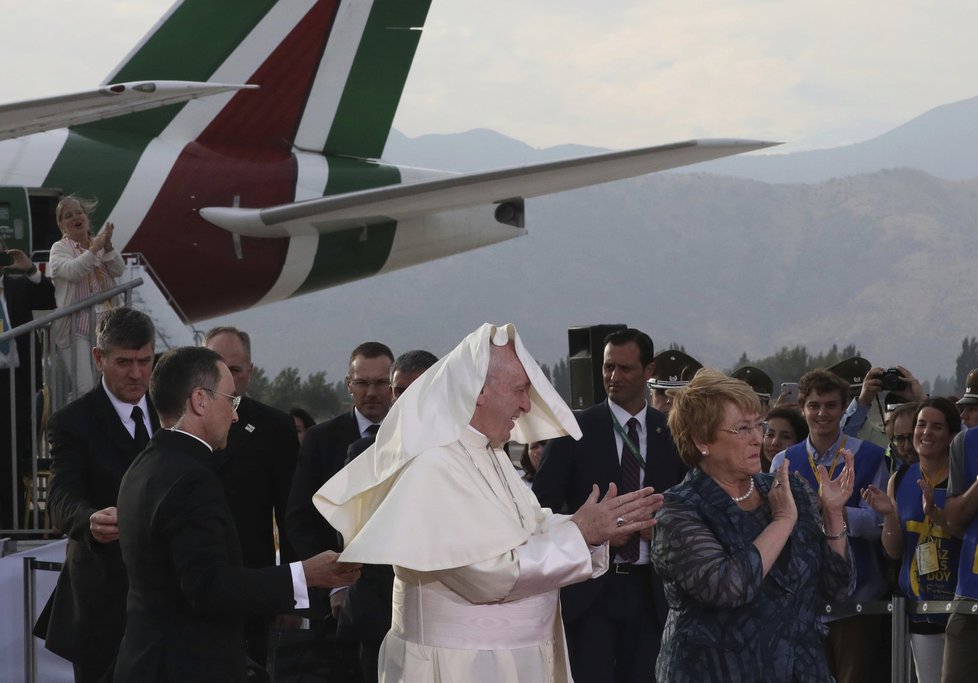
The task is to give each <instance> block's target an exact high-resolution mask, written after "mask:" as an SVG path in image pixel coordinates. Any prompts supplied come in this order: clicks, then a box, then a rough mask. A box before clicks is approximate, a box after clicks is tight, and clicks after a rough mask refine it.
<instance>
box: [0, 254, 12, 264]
mask: <svg viewBox="0 0 978 683" xmlns="http://www.w3.org/2000/svg"><path fill="white" fill-rule="evenodd" d="M12 265H14V257H13V256H11V255H10V254H9V253H7V252H6V251H0V268H6V267H7V266H12Z"/></svg>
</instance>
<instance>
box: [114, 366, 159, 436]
mask: <svg viewBox="0 0 978 683" xmlns="http://www.w3.org/2000/svg"><path fill="white" fill-rule="evenodd" d="M102 389H104V390H105V395H106V396H108V397H109V401H110V402H111V403H112V407H113V408H115V412H116V413H117V414H118V415H119V419H120V420H122V424H129V423H131V422H132V421H133V419H132V407H133V406H134V405H136V406H139V408H140V410H142V411H143V419H144V420H146V423H147V424H152V423H151V422H150V420H149V404H148V403H147V402H146V394H145V393H143V395H142V396H140V397H139V401H138V402H137V403H126V402H125V401H120V400H119V399H118V398H117V397H116V395H115V394H113V393H112V392H111V391H109V387H108V385H107V384H106V383H105V376H104V375H103V376H102ZM147 431H152V429H149V428H147Z"/></svg>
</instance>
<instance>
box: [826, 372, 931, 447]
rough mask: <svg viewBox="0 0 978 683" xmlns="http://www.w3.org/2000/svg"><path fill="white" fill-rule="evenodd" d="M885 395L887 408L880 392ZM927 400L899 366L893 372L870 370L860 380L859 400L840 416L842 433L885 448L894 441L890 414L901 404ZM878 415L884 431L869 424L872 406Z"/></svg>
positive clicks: (854, 401) (910, 377) (911, 376)
mask: <svg viewBox="0 0 978 683" xmlns="http://www.w3.org/2000/svg"><path fill="white" fill-rule="evenodd" d="M884 391H885V392H888V393H887V396H886V404H885V407H884V403H883V400H882V398H881V397H880V392H884ZM926 399H927V394H925V393H924V390H923V387H921V386H920V382H919V381H917V378H916V377H914V376H913V375H912V374H911V372H910V371H909V370H907V369H906V368H905V367H903V366H902V365H898V366H896V367H895V368H886V369H883V368H879V367H876V368H872V369H871V370H870V371H869V372H867V373H866V377H865V378H864V379H863V383H862V388H861V389H860V391H859V396H858V397H856V398H855V399H853V400H852V402H851V403H850V404H849V407H848V408H846V412H845V413H844V414H843V415H842V431H843V432H845V433H846V434H848V435H850V436H859V437H860V438H862V439H868V440H869V441H873V442H875V443H876V444H877V445H880V446H884V447H886V446H888V445H889V444H890V439H891V438H892V437H893V429H892V424H891V419H890V413H891V412H892V410H893V408H894V407H896V406H897V405H899V404H901V403H908V402H919V401H924V400H926ZM874 403H875V404H876V408H877V410H878V411H879V415H880V422H881V424H882V426H883V429H882V430H880V428H879V426H878V425H874V424H873V423H872V422H870V421H869V420H868V418H869V414H870V410H871V409H872V407H873V404H874Z"/></svg>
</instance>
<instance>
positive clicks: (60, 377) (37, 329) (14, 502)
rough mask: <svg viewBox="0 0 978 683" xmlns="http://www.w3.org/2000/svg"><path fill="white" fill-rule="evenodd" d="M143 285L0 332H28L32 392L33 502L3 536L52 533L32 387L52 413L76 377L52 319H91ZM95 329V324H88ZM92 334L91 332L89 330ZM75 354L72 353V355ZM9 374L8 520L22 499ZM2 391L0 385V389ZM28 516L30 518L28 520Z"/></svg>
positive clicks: (5, 336) (8, 337)
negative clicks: (44, 523) (42, 500)
mask: <svg viewBox="0 0 978 683" xmlns="http://www.w3.org/2000/svg"><path fill="white" fill-rule="evenodd" d="M142 284H143V280H142V278H135V279H133V280H130V281H128V282H124V283H122V284H120V285H117V286H115V287H113V288H112V289H109V290H107V291H105V292H102V293H100V294H96V295H95V296H92V297H89V298H88V299H85V300H84V301H79V302H78V303H75V304H72V305H70V306H65V307H64V308H59V309H57V310H55V311H52V312H51V313H47V314H45V315H42V316H40V317H38V318H35V319H34V320H32V321H31V322H29V323H25V324H23V325H19V326H18V327H15V328H12V329H10V330H7V331H5V332H3V333H0V343H2V342H6V341H10V342H14V340H16V339H17V338H18V337H21V336H23V335H25V334H26V335H30V340H29V341H30V344H29V346H30V354H29V355H30V358H29V360H27V361H26V362H29V363H30V365H29V368H30V371H29V380H28V382H29V389H28V390H29V391H30V392H31V394H32V396H31V401H30V413H31V420H30V424H31V430H30V431H31V434H30V452H31V456H32V457H31V476H30V481H31V491H32V492H33V493H34V496H35V498H34V504H33V505H32V509H31V510H30V514H27V512H26V511H25V519H24V524H25V527H26V528H24V529H0V535H3V536H18V535H25V534H39V533H51V532H52V531H53V530H52V529H45V528H42V527H41V515H40V511H41V506H40V505H39V504H38V501H37V497H36V496H37V493H38V492H39V491H40V490H41V482H40V479H39V473H38V460H39V459H45V458H46V457H47V442H46V440H44V439H41V440H40V442H39V440H38V429H37V427H38V414H37V401H36V400H34V396H33V394H34V390H35V387H40V386H42V385H43V386H44V387H45V389H46V391H47V401H48V403H49V405H50V412H54V411H55V410H57V409H58V408H61V407H62V406H64V405H65V404H66V403H67V402H68V401H69V400H70V399H71V398H72V397H73V396H74V393H75V392H74V387H73V381H74V380H73V378H74V377H75V376H76V372H75V371H76V370H77V367H73V368H71V370H70V371H68V370H67V369H65V368H63V365H62V364H61V363H60V361H59V358H58V350H57V348H56V346H55V344H54V342H53V339H52V335H51V326H52V325H53V324H54V322H55V321H58V320H61V319H63V318H66V317H68V316H72V315H74V314H75V313H80V312H85V313H88V314H89V315H90V316H91V320H92V321H94V320H95V318H96V315H95V311H96V307H97V306H98V305H99V304H101V303H103V302H105V301H110V300H111V299H113V298H114V297H117V296H120V295H121V296H122V297H123V301H124V303H125V304H126V305H129V304H130V303H131V302H132V290H133V289H135V288H136V287H139V286H140V285H142ZM90 327H91V329H92V330H94V327H95V326H94V324H93V325H91V326H90ZM38 334H39V335H40V339H41V348H42V352H41V356H42V358H41V370H42V374H43V378H42V379H43V382H42V383H41V384H39V383H38V381H37V349H36V346H37V344H36V342H35V340H36V336H35V335H38ZM92 334H93V335H94V332H92ZM91 345H92V346H94V338H93V339H92V344H91ZM72 357H74V354H72ZM20 362H21V363H24V362H25V359H20ZM8 377H9V382H8V384H9V387H8V391H9V392H10V426H11V429H10V434H9V439H10V461H9V462H7V463H0V466H2V467H9V468H10V475H11V483H10V486H11V491H10V496H11V510H10V512H11V519H13V520H16V519H17V518H18V514H17V512H18V507H19V506H20V505H21V503H22V501H21V499H20V495H19V491H18V486H17V484H18V481H19V478H20V477H19V472H18V467H17V441H18V438H17V437H18V435H17V431H18V430H17V378H16V373H15V372H13V371H10V372H9V373H8ZM0 391H2V388H0ZM27 517H30V518H31V519H30V520H28V519H27Z"/></svg>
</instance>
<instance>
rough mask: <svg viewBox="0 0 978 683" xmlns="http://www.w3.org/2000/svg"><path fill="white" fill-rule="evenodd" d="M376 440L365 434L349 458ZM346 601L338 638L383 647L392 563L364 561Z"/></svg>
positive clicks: (391, 592)
mask: <svg viewBox="0 0 978 683" xmlns="http://www.w3.org/2000/svg"><path fill="white" fill-rule="evenodd" d="M376 440H377V437H376V436H373V435H372V436H365V437H363V438H362V439H358V440H357V441H354V442H353V443H352V444H350V447H349V448H348V449H347V458H346V462H347V463H349V462H350V461H351V460H353V459H354V458H356V457H357V456H358V455H360V454H361V453H363V452H364V451H365V450H367V449H368V448H369V447H370V446H372V445H373V444H374V442H375V441H376ZM346 590H347V593H346V604H345V605H344V606H343V611H342V612H340V616H339V619H338V620H337V622H336V637H337V639H338V640H345V641H357V642H365V643H370V644H372V645H373V646H374V647H380V643H381V641H383V640H384V637H385V636H386V635H387V632H388V631H390V629H391V618H392V615H391V612H392V604H393V599H394V568H393V567H391V566H390V565H389V564H365V565H363V568H362V569H361V570H360V578H359V579H357V582H356V583H354V584H353V585H352V586H350V587H349V588H347V589H346Z"/></svg>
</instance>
